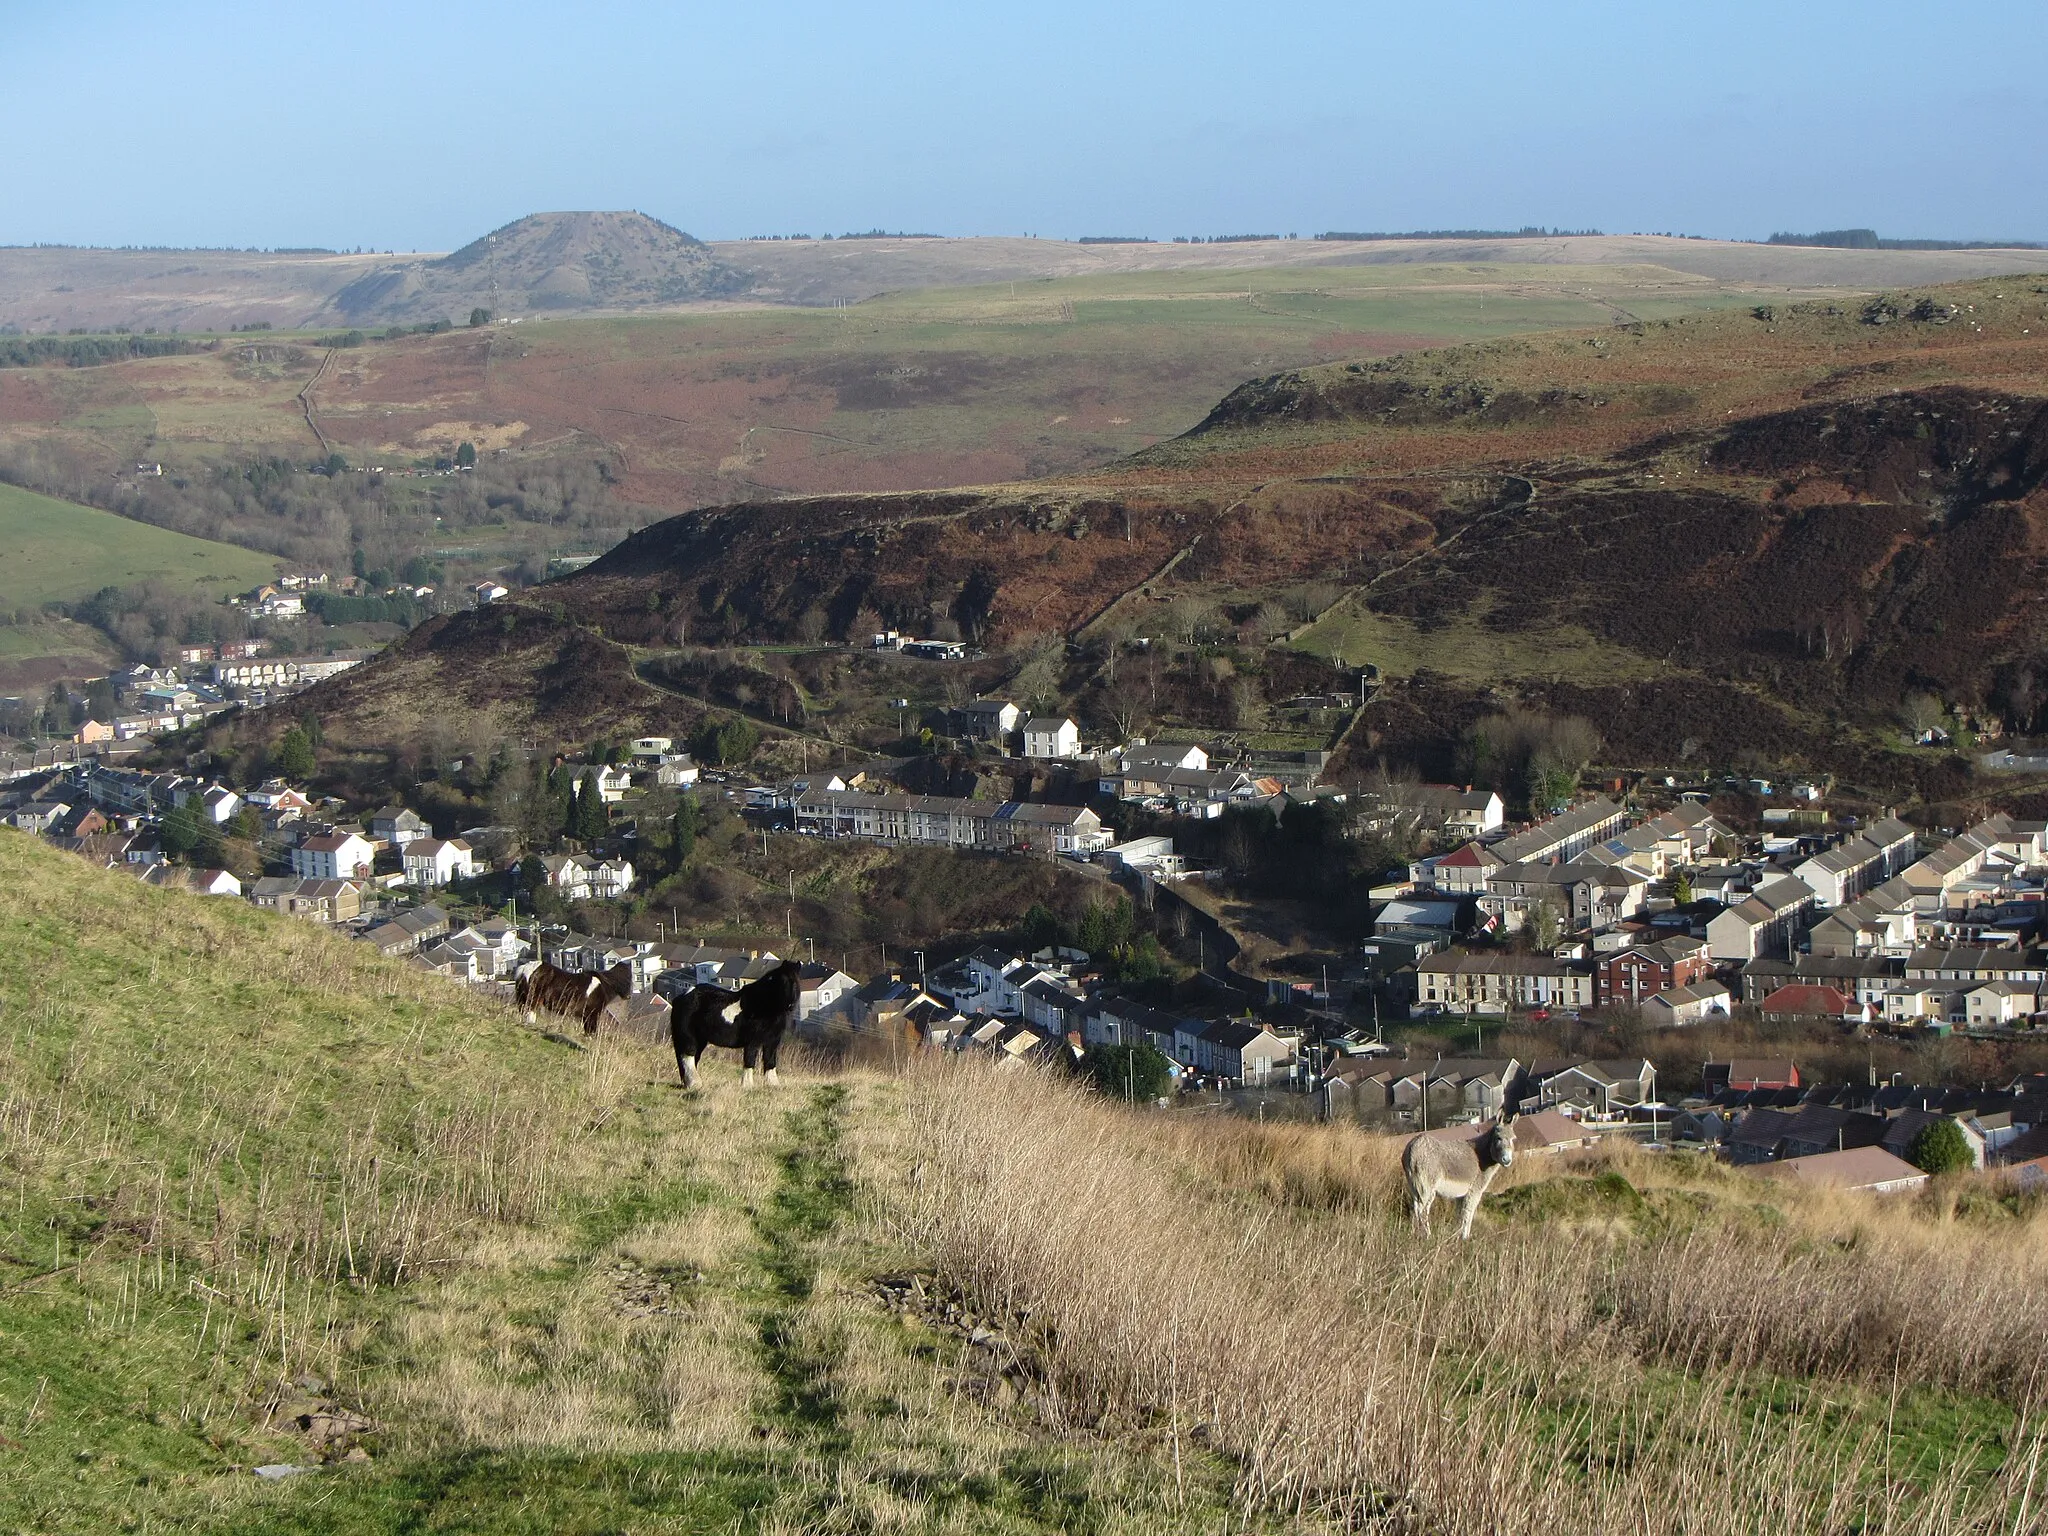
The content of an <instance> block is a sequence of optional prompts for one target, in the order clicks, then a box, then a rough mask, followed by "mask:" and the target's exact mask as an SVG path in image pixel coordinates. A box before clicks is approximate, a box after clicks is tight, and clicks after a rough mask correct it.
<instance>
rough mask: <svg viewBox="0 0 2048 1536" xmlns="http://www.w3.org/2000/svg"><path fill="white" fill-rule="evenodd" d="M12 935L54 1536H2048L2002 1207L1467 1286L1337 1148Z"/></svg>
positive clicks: (39, 1477) (1681, 1201) (1951, 1202)
mask: <svg viewBox="0 0 2048 1536" xmlns="http://www.w3.org/2000/svg"><path fill="white" fill-rule="evenodd" d="M0 880H4V881H5V883H6V887H7V889H8V890H9V891H10V893H12V894H13V899H11V900H10V901H9V902H8V903H7V904H6V906H5V908H4V909H0V1457H5V1458H6V1459H5V1461H4V1463H0V1465H4V1466H5V1468H6V1471H7V1475H6V1476H5V1477H0V1526H5V1527H6V1528H8V1529H24V1530H35V1531H45V1532H73V1531H76V1532H88V1531H91V1532H98V1531H104V1530H109V1529H116V1528H118V1529H124V1530H145V1531H147V1530H159V1531H168V1530H174V1529H175V1530H183V1531H189V1530H199V1531H237V1532H243V1531H259V1532H264V1531H276V1532H285V1531H292V1532H333V1533H357V1532H373V1531H378V1532H381V1531H398V1530H406V1531H463V1532H471V1531H473V1532H486V1531H488V1532H528V1531H530V1532H543V1531H546V1532H559V1531H570V1532H600V1531H604V1532H610V1531H636V1532H637V1531H649V1532H653V1531H666V1532H693V1531H707V1532H708V1531H713V1530H741V1531H795V1530H807V1531H808V1530H844V1531H880V1530H888V1531H905V1532H909V1531H967V1530H973V1531H1015V1532H1025V1531H1053V1530H1059V1531H1101V1532H1110V1531H1118V1532H1152V1531H1160V1532H1164V1531H1180V1530H1190V1529H1197V1530H1199V1529H1219V1528H1222V1527H1223V1525H1224V1524H1225V1522H1226V1521H1227V1522H1228V1524H1229V1527H1230V1528H1231V1529H1238V1530H1259V1529H1271V1530H1281V1529H1285V1530H1298V1531H1311V1530H1329V1529H1335V1528H1350V1529H1365V1530H1380V1531H1388V1532H1393V1531H1404V1532H1405V1531H1416V1530H1456V1531H1468V1530H1497V1531H1501V1532H1512V1533H1520V1532H1531V1533H1534V1532H1540V1531H1551V1530H1556V1529H1561V1528H1562V1529H1575V1530H1587V1531H1599V1532H1606V1531H1615V1532H1620V1531H1624V1530H1637V1529H1640V1528H1641V1513H1642V1511H1644V1510H1646V1509H1655V1510H1657V1511H1659V1519H1658V1522H1657V1523H1658V1524H1659V1526H1660V1527H1667V1526H1669V1525H1671V1524H1673V1523H1675V1524H1676V1526H1677V1528H1681V1529H1685V1530H1689V1531H1695V1532H1701V1533H1709V1536H1718V1533H1723V1532H1727V1533H1734V1532H1738V1531H1739V1532H1758V1531H1774V1532H1775V1531H1786V1532H1790V1531H1831V1532H1832V1531H1841V1532H1848V1531H1852V1530H1853V1531H1859V1532H1876V1531H1886V1532H1920V1531H1928V1532H1932V1531H1945V1532H1977V1531H1984V1532H1990V1531H1993V1530H1998V1531H2032V1530H2035V1529H2038V1528H2039V1525H2040V1522H2041V1515H2040V1512H2039V1500H2038V1497H2037V1487H2036V1484H2037V1474H2038V1472H2039V1470H2040V1456H2041V1450H2042V1445H2041V1441H2040V1438H2039V1431H2038V1427H2037V1425H2036V1423H2035V1420H2034V1419H2033V1417H2032V1413H2033V1410H2034V1408H2035V1407H2036V1406H2037V1403H2038V1392H2039V1389H2040V1387H2041V1384H2042V1383H2043V1381H2044V1380H2048V1375H2044V1367H2048V1344H2044V1342H2043V1341H2044V1340H2048V1326H2044V1324H2048V1314H2044V1308H2048V1302H2044V1301H2043V1297H2044V1296H2048V1286H2044V1285H2043V1281H2044V1279H2048V1274H2044V1273H2043V1269H2042V1265H2043V1259H2042V1252H2043V1249H2042V1245H2041V1241H2040V1239H2041V1234H2042V1231H2043V1228H2042V1226H2041V1221H2042V1220H2043V1218H2042V1217H2041V1216H2040V1215H2038V1214H2037V1211H2036V1207H2035V1205H2034V1203H2033V1202H2031V1201H2020V1200H2014V1199H2002V1198H2000V1196H1999V1195H1998V1193H1997V1191H1995V1190H1993V1189H1991V1188H1989V1187H1982V1188H1980V1187H1979V1186H1978V1185H1977V1184H1976V1183H1975V1182H1973V1181H1972V1180H1969V1179H1965V1180H1963V1181H1961V1182H1959V1183H1955V1184H1951V1185H1948V1186H1945V1187H1943V1188H1941V1189H1940V1190H1938V1191H1937V1192H1936V1193H1935V1194H1933V1195H1932V1196H1930V1197H1928V1198H1926V1199H1924V1200H1900V1201H1896V1202H1893V1203H1890V1204H1879V1203H1870V1202H1858V1201H1848V1200H1842V1201H1831V1200H1827V1199H1823V1198H1815V1197H1812V1196H1810V1195H1805V1194H1802V1193H1800V1192H1798V1191H1793V1190H1788V1189H1784V1188H1782V1187H1779V1186H1776V1185H1773V1184H1769V1183H1765V1182H1762V1181H1760V1180H1758V1179H1756V1178H1755V1177H1753V1176H1750V1175H1746V1174H1739V1173H1734V1172H1728V1171H1723V1170H1717V1169H1714V1168H1712V1167H1705V1168H1696V1167H1690V1166H1686V1165H1677V1164H1654V1165H1653V1164H1650V1163H1646V1162H1643V1161H1641V1160H1639V1159H1636V1158H1631V1157H1628V1156H1618V1157H1614V1158H1609V1159H1607V1160H1605V1161H1604V1162H1603V1163H1597V1164H1595V1165H1593V1166H1591V1167H1584V1168H1578V1167H1573V1168H1566V1167H1559V1166H1556V1165H1552V1166H1549V1167H1537V1168H1528V1167H1518V1169H1517V1170H1516V1177H1515V1179H1514V1180H1513V1181H1512V1185H1511V1187H1510V1188H1509V1189H1508V1191H1507V1192H1506V1194H1505V1195H1504V1196H1503V1197H1501V1198H1499V1199H1498V1200H1496V1201H1494V1202H1493V1203H1492V1204H1491V1206H1490V1207H1489V1212H1488V1215H1487V1217H1486V1218H1485V1219H1484V1221H1483V1224H1482V1228H1481V1233H1480V1236H1479V1239H1478V1240H1477V1241H1475V1242H1473V1243H1472V1244H1470V1245H1462V1244H1459V1243H1457V1242H1455V1240H1453V1239H1450V1238H1448V1237H1447V1236H1444V1235H1442V1234H1439V1236H1438V1238H1437V1239H1436V1240H1433V1241H1431V1242H1428V1243H1421V1242H1418V1241H1417V1240H1416V1239H1415V1238H1413V1237H1412V1236H1411V1235H1410V1234H1409V1233H1408V1232H1407V1230H1406V1224H1405V1221H1404V1219H1403V1217H1402V1215H1401V1213H1400V1211H1399V1209H1398V1202H1397V1200H1396V1199H1395V1188H1394V1185H1395V1167H1394V1159H1395V1155H1396V1148H1395V1146H1394V1144H1392V1143H1388V1142H1382V1141H1378V1140H1374V1139H1372V1138H1368V1137H1364V1136H1362V1135H1359V1134H1358V1133H1355V1132H1351V1131H1348V1130H1341V1129H1334V1128H1332V1129H1321V1128H1312V1127H1266V1126H1259V1125H1253V1124H1247V1123H1234V1124H1233V1123H1227V1122H1226V1123H1218V1122H1215V1121H1212V1120H1209V1119H1208V1118H1206V1117H1189V1118H1183V1117H1178V1116H1162V1115H1156V1114H1154V1115H1135V1116H1134V1115H1132V1114H1130V1113H1128V1112H1126V1111H1124V1110H1122V1109H1120V1108H1117V1107H1116V1106H1113V1105H1108V1104H1105V1103H1103V1102H1101V1101H1090V1100H1088V1099H1086V1098H1085V1097H1080V1096H1076V1095H1075V1094H1074V1093H1073V1092H1072V1091H1071V1090H1068V1089H1066V1088H1064V1087H1062V1086H1060V1085H1058V1084H1054V1083H1050V1082H1043V1081H1040V1080H1038V1079H1035V1078H1033V1077H1031V1076H1029V1075H1023V1074H1017V1075H999V1074H998V1075H992V1074H989V1073H987V1072H985V1071H983V1070H980V1069H978V1068H976V1067H973V1066H971V1065H964V1064H963V1065H961V1066H959V1067H955V1068H952V1069H939V1070H921V1071H918V1072H914V1073H912V1074H910V1075H908V1076H906V1077H900V1078H898V1077H888V1076H879V1075H875V1074H871V1073H866V1072H849V1073H845V1074H832V1073H829V1072H824V1071H821V1070H818V1069H815V1068H813V1069H808V1070H807V1069H805V1068H803V1067H802V1066H801V1065H799V1066H798V1067H797V1068H796V1070H794V1071H793V1072H792V1073H791V1082H790V1083H789V1085H788V1086H787V1087H786V1088H785V1089H784V1090H782V1091H781V1092H780V1093H779V1094H771V1093H769V1092H768V1091H766V1090H758V1091H756V1092H755V1093H753V1094H751V1095H743V1094H741V1093H740V1091H739V1090H738V1088H737V1086H736V1084H735V1082H734V1078H735V1076H736V1074H735V1073H733V1072H732V1071H731V1069H730V1068H729V1067H726V1066H724V1065H720V1066H719V1067H717V1068H716V1069H715V1070H714V1072H713V1074H712V1077H711V1086H710V1089H709V1091H708V1092H706V1093H703V1094H701V1095H697V1096H689V1097H686V1096H684V1095H683V1094H682V1093H681V1092H680V1091H679V1090H677V1089H676V1088H675V1087H674V1086H673V1083H672V1076H673V1067H672V1065H670V1064H669V1063H667V1062H666V1061H665V1060H664V1059H663V1054H664V1053H662V1052H661V1051H659V1050H658V1049H656V1048H653V1047H651V1046H647V1045H642V1044H638V1043H635V1042H632V1041H630V1040H624V1039H618V1038H613V1037H609V1036H608V1037H605V1038H603V1039H601V1040H600V1041H599V1042H598V1044H597V1045H596V1047H595V1048H593V1049H590V1050H579V1049H576V1048H575V1047H573V1046H569V1045H566V1044H563V1043H559V1042H557V1041H555V1040H553V1039H550V1038H548V1037H547V1036H545V1035H544V1034H543V1033H540V1032H536V1031H531V1030H528V1029H526V1028H524V1027H522V1026H521V1025H520V1023H519V1022H518V1021H517V1019H516V1018H515V1016H514V1015H513V1014H512V1012H511V1011H510V1010H509V1009H505V1008H503V1007H500V1006H496V1005H493V1004H490V1003H486V1002H482V1001H479V1000H475V999H472V998H469V997H467V996H465V995H464V994H462V993H460V992H459V991H457V990H455V989H453V988H452V987H450V986H448V985H447V984H444V983H442V982H439V981H437V980H435V979H433V978H430V977H425V976H422V975H420V974H418V973H415V972H411V971H408V970H406V969H404V968H403V967H401V966H398V965H395V964H392V963H389V962H386V961H383V960H381V959H379V958H377V957H375V956H366V955H365V954H364V953H363V952H362V949H361V947H359V946H353V947H352V946H350V945H348V944H346V943H344V942H342V941H341V940H339V939H336V938H333V937H331V936H329V935H326V934H323V933H321V932H319V931H317V930H316V929H314V928H312V927H310V926H307V925H302V924H292V923H289V922H285V921H282V920H275V919H269V918H266V917H262V916H259V915H257V914H255V913H254V912H252V911H251V910H249V909H247V908H245V907H242V906H240V905H238V904H235V903H222V902H208V901H204V900H202V899H199V898H194V897H188V896H183V895H178V894H173V893H163V892H156V891H151V890H146V889H143V888H141V887H139V886H137V885H135V884H134V883H133V882H130V881H127V880H125V879H122V878H120V877H117V876H114V875H111V874H106V873H103V872H98V871H94V870H91V869H89V868H87V867H86V866H85V865H83V864H81V863H79V862H76V861H73V860H70V859H68V858H67V857H65V856H63V855H60V854H56V853H53V852H51V851H49V850H46V849H43V848H41V847H39V846H38V845H36V844H34V843H32V842H30V841H29V840H28V839H25V838H23V837H20V836H18V835H16V834H13V833H11V832H6V833H0ZM322 1440H324V1444H323V1443H316V1441H322ZM280 1463H288V1464H292V1465H301V1466H310V1465H316V1464H317V1465H321V1466H323V1467H324V1470H321V1471H318V1472H311V1473H305V1474H301V1475H297V1476H293V1477H289V1478H285V1479H282V1480H278V1481H271V1480H267V1479H261V1478H258V1477H256V1476H254V1475H252V1473H251V1471H250V1469H251V1468H252V1467H255V1466H259V1465H274V1464H280Z"/></svg>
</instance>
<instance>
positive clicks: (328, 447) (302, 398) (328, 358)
mask: <svg viewBox="0 0 2048 1536" xmlns="http://www.w3.org/2000/svg"><path fill="white" fill-rule="evenodd" d="M333 361H334V348H332V347H329V348H328V349H327V351H326V353H325V354H323V355H322V357H321V359H320V366H319V367H318V368H315V369H314V370H313V377H311V378H310V379H308V380H306V383H305V386H304V387H303V388H302V389H300V391H299V409H300V411H302V412H303V413H304V414H305V417H306V425H307V427H309V428H310V429H311V430H312V433H313V436H314V437H315V438H317V439H318V440H319V443H320V452H321V453H322V454H330V455H331V454H332V453H333V452H334V445H333V444H332V443H330V442H328V441H327V434H326V433H325V432H322V431H321V430H320V423H319V422H318V421H316V420H314V419H313V389H314V387H315V386H316V385H318V384H319V382H320V381H321V380H322V379H323V378H325V377H326V376H327V365H328V364H329V363H332V362H333Z"/></svg>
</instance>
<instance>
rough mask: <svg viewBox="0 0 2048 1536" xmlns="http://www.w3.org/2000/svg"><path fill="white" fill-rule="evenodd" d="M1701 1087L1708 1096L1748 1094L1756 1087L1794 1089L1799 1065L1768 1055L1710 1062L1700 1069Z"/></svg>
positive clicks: (1797, 1080)
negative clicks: (1771, 1057)
mask: <svg viewBox="0 0 2048 1536" xmlns="http://www.w3.org/2000/svg"><path fill="white" fill-rule="evenodd" d="M1700 1086H1701V1087H1702V1088H1703V1089H1704V1090H1705V1091H1706V1092H1707V1093H1708V1094H1709V1095H1713V1094H1717V1093H1729V1092H1741V1093H1747V1092H1754V1091H1755V1090H1757V1089H1759V1088H1797V1087H1798V1086H1799V1068H1798V1067H1797V1066H1796V1065H1795V1064H1794V1063H1792V1062H1790V1061H1783V1060H1773V1059H1769V1058H1738V1059H1736V1060H1733V1061H1710V1062H1707V1063H1706V1064H1705V1065H1704V1066H1703V1067H1702V1068H1701V1069H1700Z"/></svg>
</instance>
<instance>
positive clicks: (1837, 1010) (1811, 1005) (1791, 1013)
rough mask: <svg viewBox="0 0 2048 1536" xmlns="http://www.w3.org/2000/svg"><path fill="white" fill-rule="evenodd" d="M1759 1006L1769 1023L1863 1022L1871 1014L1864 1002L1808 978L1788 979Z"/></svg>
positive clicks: (1766, 1021)
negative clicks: (1802, 979) (1804, 979)
mask: <svg viewBox="0 0 2048 1536" xmlns="http://www.w3.org/2000/svg"><path fill="white" fill-rule="evenodd" d="M1758 1007H1759V1008H1760V1009H1761V1010H1762V1012H1763V1017H1764V1022H1765V1023H1767V1024H1817V1023H1828V1024H1862V1023H1866V1022H1867V1021H1868V1020H1869V1017H1870V1010H1869V1008H1868V1007H1867V1006H1866V1005H1865V1004H1863V1003H1859V1002H1852V1001H1850V999H1849V998H1848V997H1847V996H1845V995H1844V994H1843V993H1842V992H1840V991H1839V990H1837V989H1836V988H1834V987H1830V986H1827V985H1824V984H1817V983H1814V982H1805V981H1794V982H1788V983H1787V984H1786V985H1784V986H1782V987H1779V988H1778V989H1777V990H1776V991H1775V992H1773V993H1771V994H1770V996H1768V997H1766V998H1765V999H1764V1000H1763V1001H1762V1003H1760V1004H1759V1005H1758Z"/></svg>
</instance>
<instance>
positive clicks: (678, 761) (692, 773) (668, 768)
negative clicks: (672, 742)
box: [654, 752, 697, 789]
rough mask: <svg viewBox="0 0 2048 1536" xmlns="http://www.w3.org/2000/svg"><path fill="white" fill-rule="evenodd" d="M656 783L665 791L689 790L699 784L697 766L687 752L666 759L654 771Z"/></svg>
mask: <svg viewBox="0 0 2048 1536" xmlns="http://www.w3.org/2000/svg"><path fill="white" fill-rule="evenodd" d="M654 782H655V783H657V784H659V785H661V786H662V787H663V788H664V789H688V788H689V787H690V786H691V785H692V784H694V783H696V782H697V765H696V764H695V763H693V762H691V761H690V755H689V754H688V753H687V752H684V753H678V754H676V755H674V756H671V757H664V758H663V759H662V760H661V766H660V767H659V768H657V769H655V770H654Z"/></svg>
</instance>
